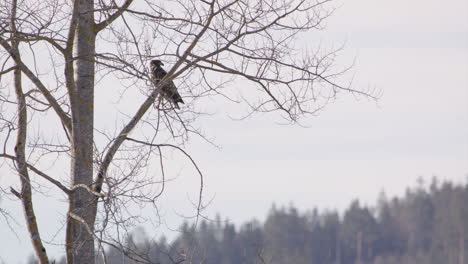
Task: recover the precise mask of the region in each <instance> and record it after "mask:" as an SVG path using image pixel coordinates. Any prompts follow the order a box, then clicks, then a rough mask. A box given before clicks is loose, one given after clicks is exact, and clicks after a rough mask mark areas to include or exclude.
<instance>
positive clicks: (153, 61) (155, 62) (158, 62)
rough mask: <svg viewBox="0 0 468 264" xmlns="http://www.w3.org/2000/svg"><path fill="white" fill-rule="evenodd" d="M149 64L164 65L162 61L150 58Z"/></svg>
mask: <svg viewBox="0 0 468 264" xmlns="http://www.w3.org/2000/svg"><path fill="white" fill-rule="evenodd" d="M151 64H153V65H154V66H161V65H163V66H164V63H162V61H160V60H152V61H151Z"/></svg>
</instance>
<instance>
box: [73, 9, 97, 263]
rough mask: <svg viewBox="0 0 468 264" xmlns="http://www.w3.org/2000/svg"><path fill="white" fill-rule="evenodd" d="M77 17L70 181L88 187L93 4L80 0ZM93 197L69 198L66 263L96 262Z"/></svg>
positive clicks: (79, 193)
mask: <svg viewBox="0 0 468 264" xmlns="http://www.w3.org/2000/svg"><path fill="white" fill-rule="evenodd" d="M79 1H80V2H79V4H78V10H79V18H78V25H77V28H76V34H75V47H74V51H75V54H74V57H75V58H76V59H75V83H76V85H75V87H76V91H75V93H74V94H73V95H72V96H76V98H73V99H70V101H71V102H72V107H71V108H72V137H71V146H72V148H71V150H72V161H71V182H72V185H73V186H76V185H77V184H83V185H86V186H89V187H91V185H92V181H93V121H94V111H93V110H94V74H95V73H94V68H95V65H94V53H95V39H96V34H95V31H94V12H93V11H94V4H93V0H79ZM93 198H94V197H93V194H92V193H90V192H89V191H87V190H86V189H84V188H74V191H73V193H72V195H71V196H70V207H69V216H68V223H67V245H66V247H67V262H68V264H73V263H76V264H81V263H86V264H93V263H95V249H94V239H93V234H92V233H93V232H94V216H93V210H92V208H93V206H92V203H93V202H95V199H93Z"/></svg>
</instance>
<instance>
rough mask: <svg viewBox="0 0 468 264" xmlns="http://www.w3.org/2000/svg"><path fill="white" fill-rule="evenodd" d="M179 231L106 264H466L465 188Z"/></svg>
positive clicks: (446, 186)
mask: <svg viewBox="0 0 468 264" xmlns="http://www.w3.org/2000/svg"><path fill="white" fill-rule="evenodd" d="M180 230H181V233H180V235H179V236H178V237H177V238H176V239H175V240H174V241H173V242H171V243H169V242H168V241H167V240H166V239H164V238H161V239H160V240H159V241H148V240H145V239H140V240H143V241H136V239H135V238H134V237H132V236H130V237H128V239H127V242H126V244H125V247H126V253H122V252H120V251H118V250H116V249H113V248H109V249H108V251H107V253H108V254H107V261H108V263H112V264H114V263H115V264H120V263H138V262H137V261H136V260H148V261H150V262H151V263H160V264H169V263H206V264H243V263H245V264H251V263H252V264H253V263H278V264H289V263H290V264H306V263H307V264H314V263H318V264H327V263H331V264H446V263H447V264H452V263H453V264H465V263H468V256H467V253H466V252H468V250H467V244H468V243H467V238H468V186H467V185H454V184H452V183H449V182H444V183H438V182H437V180H433V182H432V183H431V184H430V185H429V186H427V187H423V185H422V184H418V186H416V187H414V188H411V189H408V190H407V191H406V194H405V196H404V197H402V198H393V199H387V198H386V197H385V195H381V197H380V198H379V200H378V201H377V203H376V206H375V207H367V206H363V205H362V204H360V203H359V202H358V201H353V202H352V203H351V204H350V206H349V208H347V209H346V210H345V211H344V212H343V214H339V213H338V212H336V211H323V212H320V211H318V210H317V209H314V210H312V211H309V212H305V213H302V212H299V211H298V210H297V209H296V208H294V207H293V206H290V207H288V208H277V207H275V206H273V208H272V209H271V210H270V212H269V214H268V216H267V218H266V220H265V222H264V223H260V222H258V221H251V222H247V223H244V224H243V225H241V226H240V227H236V226H234V225H232V224H229V223H228V222H226V221H201V222H200V223H199V224H198V227H197V228H196V229H194V228H193V227H192V226H190V225H189V224H187V223H186V224H183V225H182V226H181V228H180ZM150 235H151V234H150ZM131 252H138V256H137V255H135V254H131ZM125 254H129V256H132V258H133V260H132V258H129V257H126V256H125ZM183 260H185V261H183ZM180 261H182V262H180Z"/></svg>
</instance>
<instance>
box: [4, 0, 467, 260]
mask: <svg viewBox="0 0 468 264" xmlns="http://www.w3.org/2000/svg"><path fill="white" fill-rule="evenodd" d="M337 5H338V4H337ZM320 36H321V38H323V39H317V35H316V34H313V33H311V34H310V35H308V39H307V41H311V42H313V41H319V40H321V41H323V42H324V43H342V42H346V50H345V54H344V55H345V56H344V60H343V62H346V58H354V57H356V58H357V60H356V66H355V68H354V70H353V71H354V73H355V85H357V86H361V87H376V88H377V89H380V90H382V91H383V96H382V98H381V99H380V100H379V101H378V102H377V103H376V102H374V101H369V100H367V99H364V98H361V99H359V98H358V99H356V98H355V97H353V96H350V95H344V94H341V95H340V97H339V98H338V99H337V100H336V102H334V103H332V104H330V105H329V106H328V107H327V108H326V109H325V110H324V111H323V112H321V113H320V115H318V116H317V117H311V118H309V119H307V120H304V123H305V125H306V127H305V128H304V127H300V126H284V125H278V124H277V121H280V120H279V119H275V117H274V116H271V115H256V116H254V117H253V118H250V119H248V120H245V121H232V120H231V119H230V118H229V117H228V116H229V115H232V114H233V111H232V108H231V107H230V108H229V110H225V109H224V108H223V107H222V105H220V106H219V108H218V114H216V115H215V116H212V117H209V118H205V119H200V120H199V122H200V127H203V130H204V131H205V132H206V134H207V135H208V136H210V137H213V138H214V139H215V142H216V143H217V144H218V145H219V146H220V148H219V149H218V148H214V147H211V146H209V145H207V144H205V143H203V142H201V141H200V140H198V139H194V140H193V141H192V142H191V143H190V144H189V145H188V146H187V149H188V151H189V152H190V153H192V155H193V157H194V158H196V159H197V160H198V163H199V166H200V167H201V168H202V169H203V170H204V173H205V197H206V198H207V199H210V198H213V201H212V203H211V204H210V206H209V207H208V209H207V210H206V211H205V214H206V215H208V216H210V217H213V216H214V215H215V214H216V213H220V214H221V216H222V217H226V218H228V219H230V220H231V221H233V222H234V223H241V222H243V221H246V220H249V219H252V218H257V219H264V217H265V215H266V213H267V211H268V209H269V208H270V207H271V204H272V203H273V202H274V203H276V204H277V205H289V204H293V205H295V206H296V207H299V208H301V209H304V210H306V209H312V208H313V207H318V208H321V209H325V208H328V209H339V210H342V209H344V208H345V207H346V206H348V205H349V203H350V201H351V200H352V199H355V198H357V199H360V200H361V201H363V202H364V203H365V204H370V205H372V204H373V203H374V202H375V200H376V199H377V197H378V195H379V193H380V192H381V191H382V190H385V192H386V193H387V196H394V195H403V194H404V191H405V188H407V187H408V186H414V185H415V183H416V179H417V178H422V179H425V180H426V182H429V181H430V180H431V178H432V177H433V176H437V177H438V178H439V179H442V180H443V179H447V180H451V181H455V182H464V181H465V179H466V177H467V175H468V1H466V0H449V1H444V2H443V3H442V2H441V1H434V0H412V1H404V0H394V1H376V0H350V1H345V2H344V3H342V5H341V7H339V9H338V10H337V11H336V12H335V14H334V15H333V16H332V17H331V18H330V19H329V20H328V22H327V30H326V34H321V35H320ZM348 62H349V60H348ZM187 170H188V169H187ZM184 171H185V170H184ZM0 176H1V175H0ZM2 177H5V176H2ZM2 180H3V179H2ZM197 184H198V180H197V179H196V178H194V177H193V174H189V173H182V172H181V173H180V176H179V177H178V178H177V179H176V180H174V181H173V182H171V183H170V184H169V185H168V195H167V196H166V198H164V199H163V200H162V201H160V203H161V209H162V211H161V212H162V214H163V216H165V217H166V218H167V221H168V225H169V227H171V228H176V227H177V225H178V223H179V222H178V221H177V220H174V219H176V217H175V215H176V214H177V213H179V212H183V211H184V208H188V207H190V203H189V199H190V198H194V197H193V196H192V195H193V194H194V188H196V186H197ZM181 194H182V195H181ZM2 203H3V204H2V205H0V206H2V207H5V206H7V207H8V208H9V209H10V210H12V209H14V210H16V211H17V213H16V216H17V218H18V219H19V220H18V221H19V223H20V224H21V225H22V227H24V225H23V220H22V218H23V216H22V212H21V211H20V207H19V202H15V203H11V202H8V201H3V202H2ZM37 206H38V207H41V208H42V209H43V210H42V212H56V211H58V210H59V209H63V208H56V207H54V204H50V203H42V204H38V205H37ZM38 217H39V221H40V222H42V224H44V223H45V222H47V216H46V214H44V213H40V214H39V216H38ZM1 224H2V227H1V229H0V263H1V261H4V262H5V263H24V262H20V261H22V260H24V259H25V256H26V255H27V254H25V253H24V252H25V251H29V252H31V251H30V248H31V247H30V242H29V239H27V236H26V234H25V233H24V232H18V233H17V234H18V237H15V235H14V234H12V233H11V232H10V231H9V230H8V229H7V228H5V224H4V222H1ZM40 225H41V223H40ZM43 228H44V230H43V232H44V235H43V236H44V237H45V238H46V240H48V241H51V240H53V237H54V235H55V233H53V231H55V228H53V227H50V228H49V227H43ZM16 229H21V228H18V227H17V228H16ZM20 248H24V249H20ZM48 248H50V249H49V251H51V252H53V254H57V252H58V250H60V249H61V248H60V247H59V248H54V247H52V246H48Z"/></svg>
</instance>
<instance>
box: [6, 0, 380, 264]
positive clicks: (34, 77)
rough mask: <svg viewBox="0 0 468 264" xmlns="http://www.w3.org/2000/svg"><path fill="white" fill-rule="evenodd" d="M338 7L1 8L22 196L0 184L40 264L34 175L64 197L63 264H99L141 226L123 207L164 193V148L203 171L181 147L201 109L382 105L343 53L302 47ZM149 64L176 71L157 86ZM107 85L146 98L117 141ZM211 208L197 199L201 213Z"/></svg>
mask: <svg viewBox="0 0 468 264" xmlns="http://www.w3.org/2000/svg"><path fill="white" fill-rule="evenodd" d="M329 2H330V1H329V0H282V1H269V0H254V1H244V0H207V1H205V0H200V1H198V0H171V1H152V0H142V1H133V0H99V1H94V0H74V1H66V0H43V1H33V0H4V1H2V3H1V4H0V48H1V51H0V60H1V61H0V65H1V69H0V78H1V83H0V88H1V90H0V96H1V97H0V99H1V105H0V107H1V108H2V112H1V114H0V119H1V127H0V131H1V140H2V141H3V142H2V143H3V150H2V152H1V154H0V157H1V158H2V159H4V160H5V161H8V162H4V163H3V164H10V165H11V166H10V168H11V173H12V175H13V174H15V175H17V179H18V185H17V186H20V189H18V188H19V187H14V186H0V187H1V188H2V190H6V189H9V190H10V193H11V195H14V196H16V197H17V198H18V200H19V201H20V202H21V205H22V209H23V211H24V215H25V221H26V226H27V228H28V231H29V235H30V240H31V243H32V245H33V248H34V251H35V254H36V256H37V259H38V260H39V262H40V263H48V262H49V258H48V254H47V250H46V245H45V244H44V242H43V241H42V240H41V235H40V234H41V233H40V231H41V227H40V226H38V221H37V220H36V217H35V212H34V196H33V195H34V188H32V187H31V186H33V182H32V178H33V177H39V178H41V179H42V180H45V181H46V182H47V184H48V185H50V186H53V187H54V188H58V190H60V191H61V192H63V193H64V194H65V195H66V197H67V200H68V208H69V209H68V212H67V213H66V215H67V219H66V236H65V241H64V243H63V244H64V246H65V248H66V258H67V263H95V260H96V258H97V257H96V256H97V254H102V255H103V259H104V260H105V254H104V248H105V247H107V246H111V247H115V248H119V244H118V243H115V242H116V241H118V240H117V239H114V240H113V239H111V238H112V236H113V233H112V232H111V231H109V230H111V229H112V230H115V229H113V228H119V226H120V225H124V224H125V223H126V222H125V221H128V220H129V219H132V217H138V215H131V213H130V215H129V213H128V212H126V211H125V210H123V209H122V208H123V206H122V204H124V203H125V206H129V205H128V203H130V204H132V203H133V204H141V203H154V200H155V199H157V198H158V197H159V195H161V193H162V192H163V190H164V188H161V185H164V182H165V169H164V159H163V155H162V153H163V152H164V151H166V150H168V149H172V150H175V151H178V152H180V153H181V154H182V155H183V156H184V157H186V159H187V160H188V161H189V162H191V163H192V164H193V168H194V173H195V174H198V175H199V176H202V175H201V170H200V169H199V168H198V166H197V164H196V163H195V161H194V159H193V158H192V157H191V156H190V155H189V153H187V152H186V151H185V150H184V148H183V146H184V145H183V144H182V143H184V142H185V141H186V140H187V139H189V138H190V137H193V136H201V137H203V134H202V133H201V132H200V130H199V129H197V127H196V126H195V125H194V124H195V123H196V118H197V117H198V116H200V115H202V114H204V112H203V107H200V105H199V104H197V103H198V102H202V101H203V100H204V99H205V98H213V99H212V100H231V101H235V102H242V103H243V104H242V105H243V106H245V107H244V109H248V110H247V112H246V115H250V114H253V113H256V112H278V113H279V114H280V115H281V116H282V117H283V118H284V119H286V120H289V121H291V122H297V121H298V120H299V119H300V118H302V117H305V116H308V115H312V114H314V113H316V111H318V110H319V109H321V108H322V107H324V106H325V105H326V104H327V103H328V102H329V101H330V100H332V99H333V98H335V96H336V95H337V94H338V93H339V92H348V93H353V94H355V95H361V96H365V97H368V98H375V97H376V96H375V94H373V93H372V92H371V91H363V90H355V89H353V88H351V86H350V85H349V83H348V82H347V81H346V80H343V79H342V78H341V77H342V75H343V74H344V73H345V72H346V70H347V68H346V67H343V68H340V67H338V65H336V64H335V57H336V55H337V53H338V51H339V50H338V49H335V50H333V49H328V50H323V49H319V48H317V49H308V50H304V49H299V46H300V45H296V44H295V43H296V41H299V40H300V39H301V36H303V35H304V34H312V33H313V32H314V31H317V30H320V29H322V22H323V20H324V19H326V18H327V17H328V16H330V15H331V11H332V6H331V5H330V3H329ZM315 46H316V47H319V45H315ZM153 59H159V60H161V61H164V62H165V63H166V65H169V67H168V68H167V71H168V74H167V75H166V76H165V77H164V79H163V80H162V81H160V82H158V83H155V82H153V81H152V80H151V78H150V73H149V70H148V66H149V62H150V61H151V60H153ZM108 79H110V80H113V85H112V86H113V87H112V88H115V87H117V88H118V89H121V90H120V91H122V94H125V93H127V92H128V93H136V94H138V95H139V96H140V97H139V98H143V99H142V100H141V101H140V103H139V105H134V106H133V109H132V110H131V111H129V112H126V113H125V115H126V118H123V119H122V120H120V122H118V123H119V124H120V125H117V126H116V128H115V129H116V131H115V132H108V131H105V130H103V129H102V128H101V127H99V124H96V123H95V122H94V117H95V112H94V109H95V102H97V103H99V102H100V100H99V98H97V99H96V93H95V91H96V89H109V88H110V87H109V86H106V84H105V82H104V81H103V80H108ZM168 82H174V83H175V84H177V86H178V89H179V92H180V94H181V95H182V97H183V98H184V101H185V102H186V104H185V105H183V107H182V108H181V109H180V110H176V109H174V108H173V107H172V106H171V104H169V103H168V102H167V101H166V100H165V99H164V98H163V97H162V96H161V93H160V92H161V87H163V86H164V85H165V84H166V83H168ZM115 90H117V89H115ZM109 91H112V89H109ZM124 96H125V95H124ZM115 111H117V110H116V109H115ZM44 116H45V117H44ZM40 118H47V119H50V120H52V121H49V122H54V124H55V125H56V127H57V129H56V131H57V133H59V135H60V136H57V137H55V138H53V139H51V138H50V137H46V136H38V134H37V133H32V132H31V131H32V130H34V131H37V130H40V129H42V127H40V126H37V124H38V122H39V121H38V119H40ZM122 122H123V124H121V123H122ZM142 131H144V133H143V132H142ZM51 153H53V154H55V155H57V157H60V160H61V161H67V162H68V163H66V164H69V166H70V167H69V175H68V178H69V180H68V181H64V180H60V177H58V176H57V175H52V174H51V172H50V171H49V170H50V166H44V165H43V163H42V162H43V157H44V156H46V154H47V155H49V154H51ZM151 158H157V159H158V160H159V161H160V162H159V163H158V168H159V172H158V174H159V176H160V177H159V180H156V179H148V178H146V180H145V181H141V180H137V179H140V178H138V177H140V176H141V175H142V174H144V173H143V171H144V169H147V170H150V169H151V170H152V169H154V168H153V167H151V166H150V165H149V162H148V160H149V159H151ZM4 166H6V165H4ZM51 171H52V170H51ZM10 187H11V188H10ZM200 192H201V189H200ZM137 193H138V195H137ZM202 206H203V204H202V201H201V195H200V200H199V201H198V209H201V207H202ZM121 250H123V251H124V252H125V249H122V248H121ZM127 253H128V252H127ZM139 261H144V259H139Z"/></svg>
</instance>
